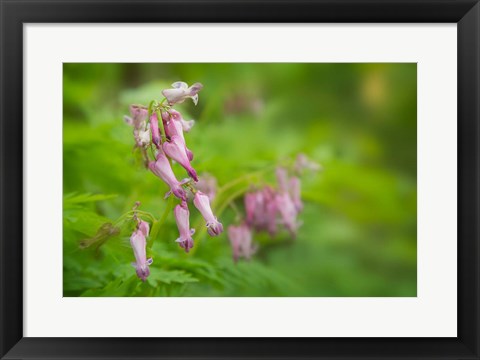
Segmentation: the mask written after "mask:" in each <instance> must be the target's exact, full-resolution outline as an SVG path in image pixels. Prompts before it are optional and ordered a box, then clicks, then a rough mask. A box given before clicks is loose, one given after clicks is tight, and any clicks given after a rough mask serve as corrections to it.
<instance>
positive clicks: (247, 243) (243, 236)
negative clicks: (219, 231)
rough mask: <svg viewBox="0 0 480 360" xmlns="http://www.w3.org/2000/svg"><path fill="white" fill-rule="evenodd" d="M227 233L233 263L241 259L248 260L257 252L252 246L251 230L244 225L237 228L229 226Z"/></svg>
mask: <svg viewBox="0 0 480 360" xmlns="http://www.w3.org/2000/svg"><path fill="white" fill-rule="evenodd" d="M227 231H228V239H229V240H230V244H231V246H232V252H233V259H234V260H235V262H237V261H238V259H239V258H241V257H243V258H245V259H247V260H248V259H250V258H251V257H252V255H253V254H254V253H255V251H256V250H257V249H256V247H255V246H253V244H252V230H251V229H250V227H249V226H248V225H247V224H245V223H243V224H241V225H237V226H235V225H230V226H229V227H228V230H227Z"/></svg>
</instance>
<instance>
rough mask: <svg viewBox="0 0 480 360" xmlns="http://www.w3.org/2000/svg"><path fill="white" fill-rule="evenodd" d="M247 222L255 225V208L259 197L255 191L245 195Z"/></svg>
mask: <svg viewBox="0 0 480 360" xmlns="http://www.w3.org/2000/svg"><path fill="white" fill-rule="evenodd" d="M244 202H245V213H246V222H247V224H249V225H253V224H254V222H255V209H256V207H257V199H256V194H255V193H252V192H250V193H246V194H245V197H244Z"/></svg>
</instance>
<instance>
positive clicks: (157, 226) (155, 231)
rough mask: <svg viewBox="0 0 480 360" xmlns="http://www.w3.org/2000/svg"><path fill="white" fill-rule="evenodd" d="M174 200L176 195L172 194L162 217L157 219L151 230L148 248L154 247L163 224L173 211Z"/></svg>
mask: <svg viewBox="0 0 480 360" xmlns="http://www.w3.org/2000/svg"><path fill="white" fill-rule="evenodd" d="M173 200H174V196H173V195H170V197H169V198H168V200H167V205H166V206H165V210H164V212H163V214H162V217H161V218H160V220H158V221H155V222H154V223H153V225H152V230H151V231H150V241H149V243H148V249H151V248H152V246H153V242H154V241H155V239H156V238H157V237H158V234H159V232H160V228H161V227H162V225H163V224H164V223H165V221H166V220H167V217H168V215H169V214H170V213H171V212H172V208H173Z"/></svg>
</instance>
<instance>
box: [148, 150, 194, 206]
mask: <svg viewBox="0 0 480 360" xmlns="http://www.w3.org/2000/svg"><path fill="white" fill-rule="evenodd" d="M148 167H149V169H150V170H151V171H152V172H153V173H154V174H155V175H157V176H158V177H159V178H160V179H162V180H163V181H164V182H165V183H166V184H167V185H168V186H169V187H170V191H171V192H172V193H173V194H174V195H175V196H176V197H178V198H179V199H182V200H185V199H186V196H187V195H186V193H185V190H183V188H182V182H179V181H178V180H177V178H176V177H175V174H174V173H173V170H172V167H171V166H170V162H169V161H168V159H167V157H166V156H165V154H164V152H163V151H162V149H161V148H160V149H159V151H158V152H157V156H156V161H150V162H149V163H148ZM167 194H168V193H167Z"/></svg>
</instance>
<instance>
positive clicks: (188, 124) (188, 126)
mask: <svg viewBox="0 0 480 360" xmlns="http://www.w3.org/2000/svg"><path fill="white" fill-rule="evenodd" d="M180 122H181V123H182V128H183V131H185V132H187V133H188V132H190V130H192V128H193V126H194V125H195V120H183V118H181V119H180Z"/></svg>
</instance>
